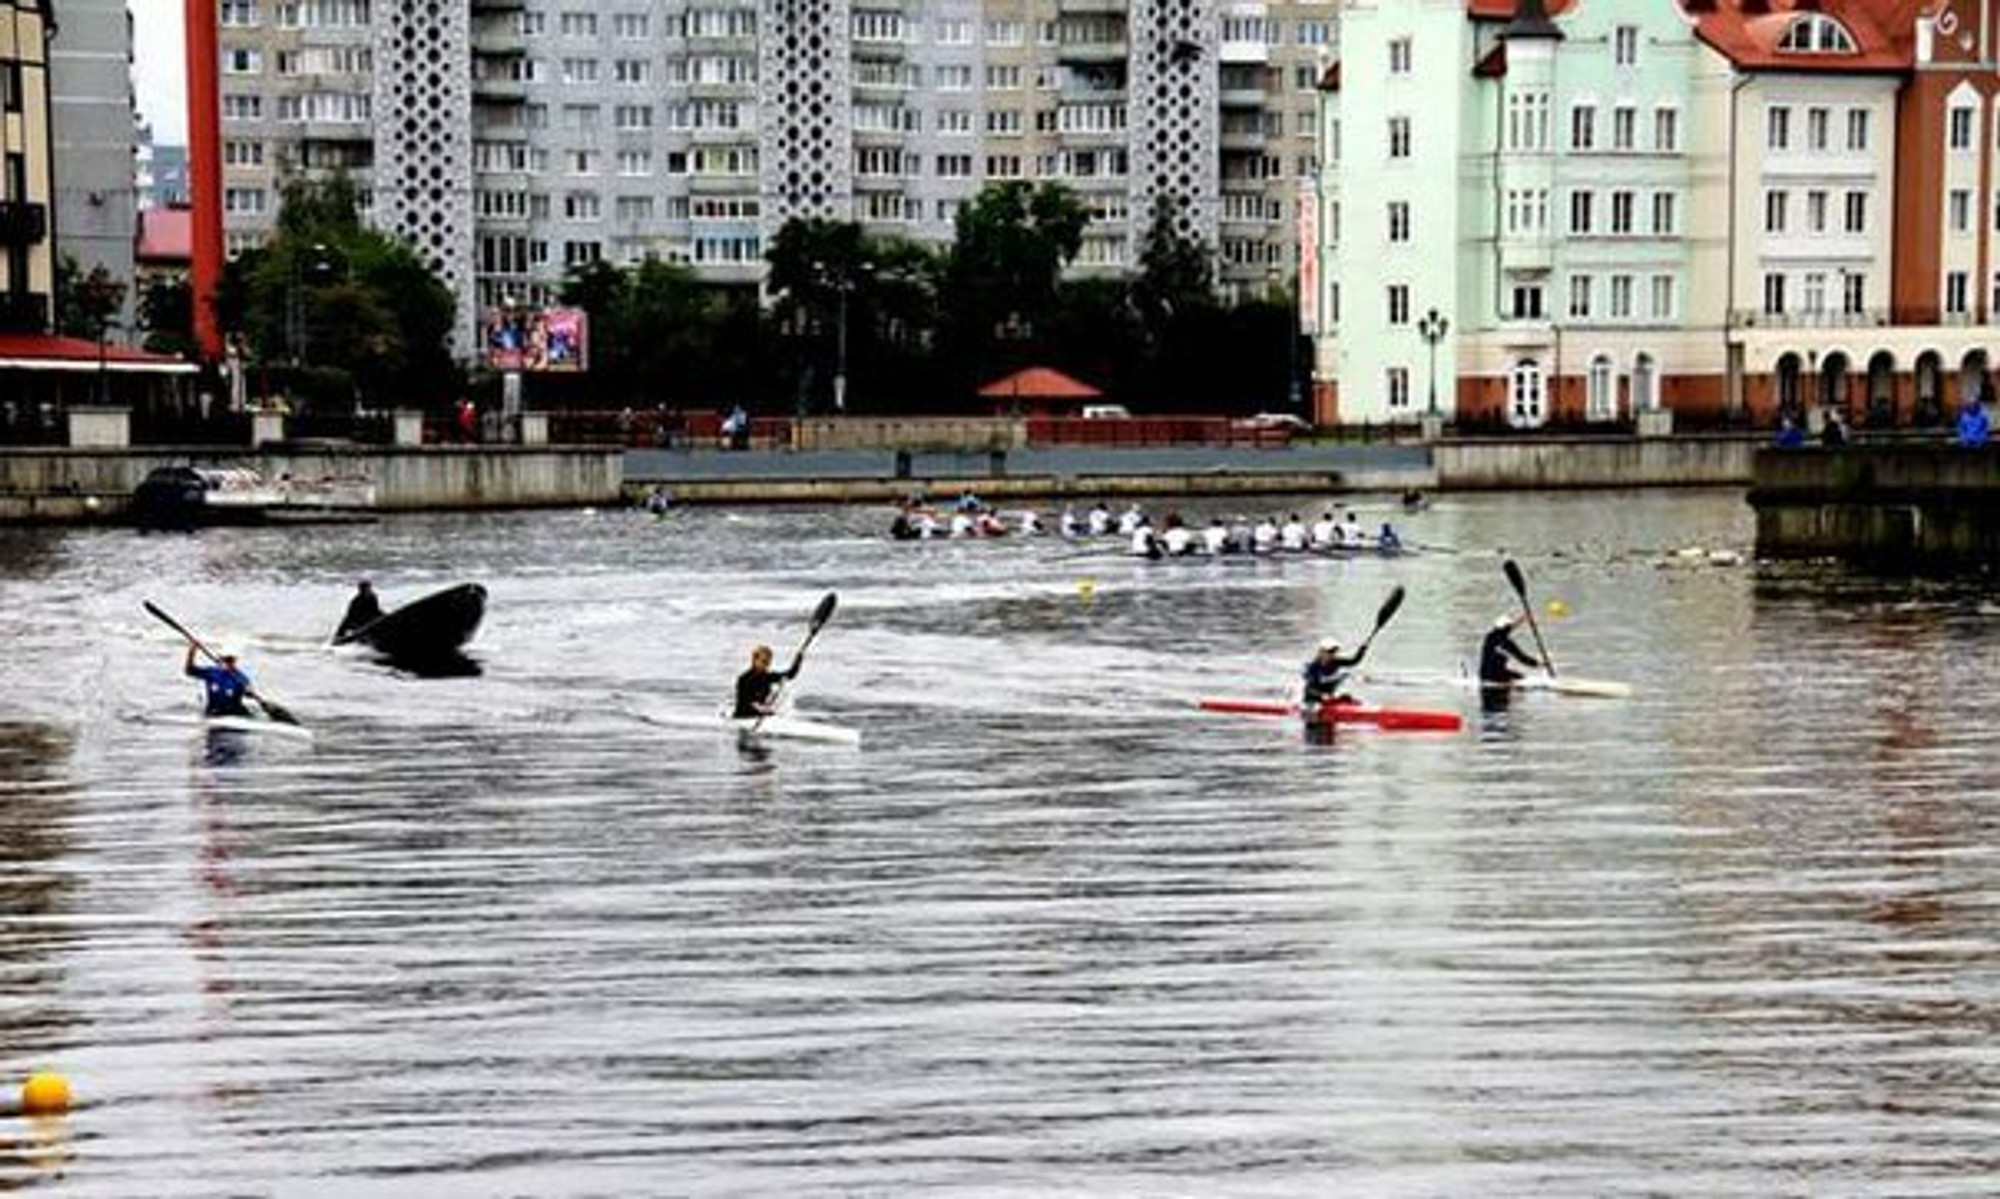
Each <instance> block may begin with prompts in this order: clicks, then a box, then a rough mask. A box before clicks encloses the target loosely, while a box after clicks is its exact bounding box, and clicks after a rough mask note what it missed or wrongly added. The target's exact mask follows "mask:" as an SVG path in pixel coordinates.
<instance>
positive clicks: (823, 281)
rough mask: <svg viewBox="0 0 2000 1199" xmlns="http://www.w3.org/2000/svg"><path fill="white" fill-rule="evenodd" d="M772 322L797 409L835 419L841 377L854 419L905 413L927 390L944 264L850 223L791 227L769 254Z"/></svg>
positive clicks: (922, 249) (802, 222) (797, 222)
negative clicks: (857, 414) (831, 413)
mask: <svg viewBox="0 0 2000 1199" xmlns="http://www.w3.org/2000/svg"><path fill="white" fill-rule="evenodd" d="M765 257H766V260H767V261H768V262H769V263H770V266H771V271H770V277H769V279H768V282H767V287H768V289H769V291H770V293H771V295H772V306H771V312H770V321H771V324H772V326H773V328H774V329H775V330H777V331H778V332H779V333H780V335H781V341H782V343H783V344H784V345H785V347H786V353H785V354H784V356H783V363H784V365H783V368H782V369H783V373H784V375H785V377H787V378H789V379H790V380H791V381H792V396H793V403H794V406H795V407H797V408H798V409H800V410H805V409H808V408H817V409H821V410H831V409H832V407H833V401H834V380H835V379H836V378H837V377H842V376H843V374H844V377H845V378H846V380H847V383H848V387H847V393H846V396H847V398H848V400H849V403H848V411H854V410H855V408H856V406H857V405H858V406H859V407H860V408H861V409H863V410H869V411H893V410H900V409H903V408H906V407H907V406H908V405H910V404H911V403H912V402H915V401H916V400H917V399H918V398H919V397H920V396H922V395H924V394H926V393H927V392H928V391H929V389H930V379H931V377H932V375H933V371H932V369H931V367H932V363H931V360H930V352H929V350H930V346H931V344H932V343H933V340H934V336H935V331H936V323H937V315H936V314H937V281H938V256H937V254H936V252H935V251H933V250H931V249H929V248H928V247H926V246H923V245H920V244H918V243H916V242H914V241H910V240H908V239H905V238H895V237H873V236H869V235H867V234H865V233H864V232H863V231H862V228H861V226H860V225H859V224H857V223H855V222H852V221H829V220H824V219H818V218H815V219H810V220H808V219H794V220H791V221H787V222H786V223H785V225H784V226H783V227H782V228H780V229H779V230H778V233H777V236H776V237H774V238H773V239H772V241H771V247H770V249H769V251H768V252H767V253H766V255H765Z"/></svg>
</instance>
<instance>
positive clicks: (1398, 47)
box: [1313, 25, 1639, 75]
mask: <svg viewBox="0 0 2000 1199" xmlns="http://www.w3.org/2000/svg"><path fill="white" fill-rule="evenodd" d="M1313 44H1315V45H1317V44H1319V43H1313ZM1385 50H1386V54H1387V57H1388V61H1389V74H1391V75H1408V74H1409V73H1410V71H1411V68H1412V67H1413V66H1414V65H1415V63H1416V47H1415V43H1414V40H1413V39H1411V38H1409V37H1398V38H1391V39H1390V40H1389V43H1388V45H1387V46H1386V47H1385ZM1611 61H1612V62H1613V63H1614V64H1616V65H1618V66H1621V67H1635V66H1638V65H1639V27H1638V26H1637V25H1620V26H1618V27H1617V28H1615V29H1613V30H1612V31H1611Z"/></svg>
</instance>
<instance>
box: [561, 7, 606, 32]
mask: <svg viewBox="0 0 2000 1199" xmlns="http://www.w3.org/2000/svg"><path fill="white" fill-rule="evenodd" d="M556 28H557V29H559V30H561V31H562V35H563V36H564V37H596V36H597V14H596V13H594V12H566V13H564V14H562V16H561V17H560V18H559V20H558V24H557V26H556Z"/></svg>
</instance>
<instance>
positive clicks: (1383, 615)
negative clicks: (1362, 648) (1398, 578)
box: [1375, 583, 1403, 632]
mask: <svg viewBox="0 0 2000 1199" xmlns="http://www.w3.org/2000/svg"><path fill="white" fill-rule="evenodd" d="M1402 606H1403V585H1402V584H1401V583H1398V584H1396V589H1395V590H1394V591H1391V592H1390V593H1389V598H1388V599H1385V600H1383V601H1382V609H1381V611H1379V612H1377V613H1375V628H1376V630H1377V631H1378V632H1379V631H1380V630H1381V628H1382V626H1383V625H1385V624H1388V623H1389V620H1390V618H1391V617H1393V616H1395V615H1396V610H1397V609H1398V608H1401V607H1402Z"/></svg>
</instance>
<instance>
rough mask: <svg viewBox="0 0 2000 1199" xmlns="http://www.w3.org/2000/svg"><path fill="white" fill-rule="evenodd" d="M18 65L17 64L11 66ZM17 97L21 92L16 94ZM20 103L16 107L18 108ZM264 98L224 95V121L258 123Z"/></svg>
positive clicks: (262, 113)
mask: <svg viewBox="0 0 2000 1199" xmlns="http://www.w3.org/2000/svg"><path fill="white" fill-rule="evenodd" d="M10 65H16V64H10ZM15 94H16V95H17V96H18V95H19V92H16V93H15ZM18 106H19V105H18V102H17V104H16V107H17V108H18ZM263 116H264V97H262V96H240V95H229V94H224V95H223V97H222V119H223V120H225V121H256V120H261V119H263Z"/></svg>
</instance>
